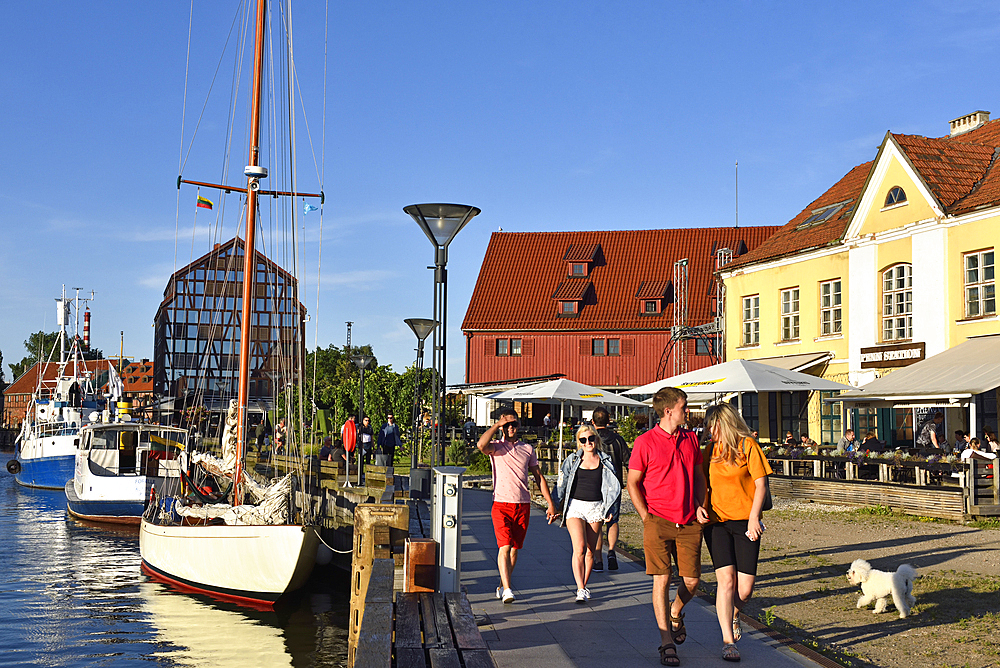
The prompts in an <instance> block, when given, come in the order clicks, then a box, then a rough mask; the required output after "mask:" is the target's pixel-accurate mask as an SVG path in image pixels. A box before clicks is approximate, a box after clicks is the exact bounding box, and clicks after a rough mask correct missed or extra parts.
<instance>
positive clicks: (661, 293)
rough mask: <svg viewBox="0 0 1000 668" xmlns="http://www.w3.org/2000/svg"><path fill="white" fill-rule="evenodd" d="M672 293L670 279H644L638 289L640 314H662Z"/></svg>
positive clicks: (637, 297) (636, 295)
mask: <svg viewBox="0 0 1000 668" xmlns="http://www.w3.org/2000/svg"><path fill="white" fill-rule="evenodd" d="M669 294H670V281H643V282H642V283H640V284H639V289H638V290H636V293H635V298H636V299H637V300H638V301H639V314H640V315H647V316H648V315H660V314H661V313H663V307H664V306H665V305H666V303H667V298H668V295H669Z"/></svg>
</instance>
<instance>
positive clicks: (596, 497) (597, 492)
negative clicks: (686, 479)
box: [569, 466, 604, 501]
mask: <svg viewBox="0 0 1000 668" xmlns="http://www.w3.org/2000/svg"><path fill="white" fill-rule="evenodd" d="M569 498H571V499H576V500H578V501H603V500H604V497H603V496H602V495H601V466H598V467H597V468H596V469H585V468H583V467H580V468H578V469H577V470H576V478H574V480H573V489H572V490H571V491H570V493H569Z"/></svg>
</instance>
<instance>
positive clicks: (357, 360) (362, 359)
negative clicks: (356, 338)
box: [351, 355, 375, 486]
mask: <svg viewBox="0 0 1000 668" xmlns="http://www.w3.org/2000/svg"><path fill="white" fill-rule="evenodd" d="M351 361H352V362H354V366H356V367H358V369H359V370H360V371H361V397H360V398H359V400H358V421H357V422H356V423H355V425H356V426H355V429H357V430H358V440H357V441H356V442H355V446H354V450H355V452H357V453H358V486H360V485H361V434H360V430H361V423H362V421H363V420H364V419H365V369H367V368H368V365H369V364H371V363H372V362H374V361H375V358H374V357H372V356H371V355H354V356H352V357H351Z"/></svg>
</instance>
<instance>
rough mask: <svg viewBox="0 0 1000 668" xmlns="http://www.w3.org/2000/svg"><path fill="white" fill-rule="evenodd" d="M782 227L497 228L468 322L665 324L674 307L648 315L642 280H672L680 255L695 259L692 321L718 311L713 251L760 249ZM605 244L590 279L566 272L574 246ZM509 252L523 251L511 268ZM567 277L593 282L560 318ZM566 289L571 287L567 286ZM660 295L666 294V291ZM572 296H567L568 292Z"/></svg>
mask: <svg viewBox="0 0 1000 668" xmlns="http://www.w3.org/2000/svg"><path fill="white" fill-rule="evenodd" d="M777 229H778V228H776V227H740V228H733V227H723V228H699V229H674V230H632V231H611V232H495V233H494V234H493V236H492V237H491V238H490V244H489V247H488V248H487V250H486V257H485V258H484V259H483V265H482V268H481V269H480V271H479V278H478V279H477V281H476V287H475V290H474V291H473V294H472V299H471V301H470V302H469V308H468V311H466V314H465V320H464V322H463V323H462V329H463V330H466V331H498V330H509V329H519V330H532V329H534V330H591V329H615V330H621V329H635V330H662V329H664V328H668V327H670V326H671V325H672V324H673V322H672V310H671V309H670V307H669V306H665V308H664V310H663V313H662V314H657V315H655V316H648V315H642V314H641V312H640V306H641V304H640V303H639V302H637V300H636V295H637V293H638V292H639V289H640V286H643V284H644V283H645V284H650V283H658V284H659V285H661V286H664V290H665V289H666V286H667V285H669V283H670V281H671V279H672V278H673V270H674V262H675V261H676V260H681V259H684V258H688V259H689V266H688V314H689V324H700V323H703V322H706V321H708V320H710V319H711V318H712V317H713V314H711V313H710V311H711V306H712V304H711V302H712V300H711V298H710V295H711V294H712V291H711V290H710V287H711V285H712V281H713V276H712V275H713V272H714V271H715V255H714V254H713V253H710V252H709V251H710V249H711V248H713V247H715V248H726V247H728V248H733V249H735V248H737V247H738V246H739V243H740V242H741V241H742V242H744V243H745V244H746V245H747V247H748V248H751V249H752V248H756V247H757V246H759V245H760V244H761V243H763V241H764V240H765V239H767V238H768V237H769V236H770V235H771V234H773V233H774V232H775V230H777ZM598 244H599V245H600V250H601V252H600V254H598V255H597V256H596V258H595V261H594V265H593V267H592V269H591V270H590V274H589V275H588V276H587V278H586V279H567V277H566V261H565V257H566V250H567V249H568V248H569V246H570V245H573V246H574V247H577V246H578V245H584V246H595V245H598ZM510 258H517V265H516V266H515V267H514V268H513V269H512V267H511V263H510ZM563 284H574V285H577V284H579V285H589V286H591V289H590V290H589V291H588V292H587V293H586V294H585V295H584V297H585V298H584V299H583V303H582V305H581V307H580V313H579V316H578V317H574V318H560V317H558V316H557V308H558V307H557V305H556V304H554V303H553V301H552V300H553V298H555V297H554V295H555V294H562V293H558V292H557V290H558V289H560V286H561V285H563ZM564 289H568V288H564ZM661 294H662V293H661ZM567 299H569V298H567Z"/></svg>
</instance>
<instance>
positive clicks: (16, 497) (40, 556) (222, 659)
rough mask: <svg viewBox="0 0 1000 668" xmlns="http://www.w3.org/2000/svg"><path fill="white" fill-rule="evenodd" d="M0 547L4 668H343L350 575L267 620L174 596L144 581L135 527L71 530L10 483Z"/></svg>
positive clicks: (2, 485) (7, 479)
mask: <svg viewBox="0 0 1000 668" xmlns="http://www.w3.org/2000/svg"><path fill="white" fill-rule="evenodd" d="M0 536H3V540H0V564H2V566H0V610H3V611H4V614H3V615H0V665H19V666H21V665H23V666H33V665H38V666H52V665H59V666H74V667H75V666H91V665H94V664H95V663H96V664H100V665H102V666H113V667H117V666H126V665H136V666H139V665H142V666H148V665H149V662H150V661H151V660H152V661H154V662H156V663H157V665H159V666H173V665H178V666H195V665H199V666H205V665H211V666H226V665H236V664H237V662H238V663H239V665H240V666H247V665H261V666H287V665H293V664H294V665H296V666H323V667H325V666H344V665H346V658H347V649H346V648H347V630H346V629H347V620H348V605H349V600H348V594H347V582H346V576H343V575H340V574H336V573H334V574H324V573H319V574H316V575H314V577H313V578H312V579H311V580H310V581H309V583H307V585H306V587H304V588H303V590H302V591H301V592H299V593H298V595H297V596H296V597H294V598H292V599H290V600H289V601H287V602H284V604H282V605H279V607H278V608H277V609H276V610H275V611H268V612H257V611H254V610H249V609H246V608H241V607H239V606H236V605H234V604H227V603H222V602H219V601H215V600H213V599H210V598H207V597H199V596H192V595H189V594H181V593H177V592H175V591H173V590H172V589H170V587H169V586H166V585H163V584H160V583H157V582H153V581H151V580H149V579H148V578H147V577H146V576H144V575H143V574H142V573H141V571H140V568H139V563H140V558H139V540H138V532H137V530H136V528H135V527H120V526H118V527H115V526H104V525H100V524H93V523H89V522H83V521H79V520H74V519H69V518H68V517H67V513H66V499H65V496H64V495H63V493H62V492H58V491H52V490H37V489H29V488H22V487H20V486H18V485H17V484H16V483H15V482H14V479H13V477H12V476H9V475H0ZM221 567H225V564H222V565H221Z"/></svg>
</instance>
